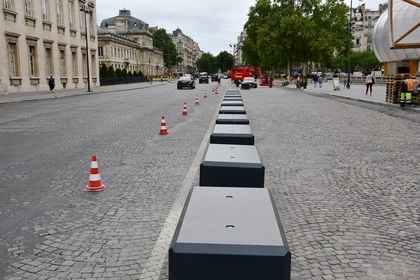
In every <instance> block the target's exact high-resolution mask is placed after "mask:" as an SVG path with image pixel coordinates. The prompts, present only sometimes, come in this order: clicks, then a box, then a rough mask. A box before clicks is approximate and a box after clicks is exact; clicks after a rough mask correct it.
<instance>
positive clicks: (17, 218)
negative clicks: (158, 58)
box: [0, 81, 420, 280]
mask: <svg viewBox="0 0 420 280" xmlns="http://www.w3.org/2000/svg"><path fill="white" fill-rule="evenodd" d="M214 84H215V83H210V84H209V85H206V84H197V88H196V89H195V90H187V89H185V90H176V89H175V85H174V84H170V85H166V84H165V85H161V86H158V87H150V88H143V89H138V90H127V91H119V92H108V93H101V94H93V95H82V96H77V97H63V98H57V99H45V100H38V101H32V102H19V103H10V104H0V238H1V239H0V240H1V241H0V279H8V280H10V279H103V278H109V279H161V280H163V279H165V280H166V279H167V256H166V253H167V249H168V244H169V242H170V239H171V237H172V233H173V230H174V229H175V226H176V223H177V218H178V217H179V213H180V211H181V210H182V206H183V202H184V200H185V196H186V193H187V192H188V190H189V189H190V188H191V187H192V186H194V185H197V184H198V168H199V164H200V163H201V160H202V157H203V155H204V153H205V148H206V145H207V143H208V140H209V135H210V133H211V131H212V127H213V125H214V120H215V118H216V117H217V112H218V108H219V106H220V102H221V100H222V96H223V95H222V93H223V92H224V91H225V89H226V87H228V86H232V85H230V84H229V83H228V82H227V81H223V83H222V84H223V85H222V87H221V88H220V89H219V93H220V94H218V95H215V94H214V93H212V92H211V88H212V87H211V86H212V85H214ZM204 90H206V91H207V95H208V98H207V99H203V94H204ZM241 93H242V96H243V99H244V103H245V106H246V110H247V116H248V119H249V120H250V125H251V129H252V132H253V134H254V136H255V138H256V146H257V149H258V151H259V153H260V157H261V159H262V162H263V164H264V166H265V168H266V174H265V179H266V184H265V186H266V187H267V188H269V189H270V190H271V191H272V193H273V195H274V197H275V200H276V204H277V207H278V210H279V214H280V217H281V219H282V222H283V226H284V229H285V232H286V236H287V239H288V242H289V245H290V248H291V251H292V259H293V260H292V279H420V270H419V267H420V216H419V205H420V192H419V185H418V182H419V179H420V173H419V171H418V170H419V169H418V166H419V161H420V160H419V150H420V149H419V148H420V145H419V141H418V135H420V134H419V132H420V131H419V130H420V126H419V122H420V120H419V113H418V111H408V110H405V111H404V110H401V109H399V108H398V107H397V106H383V105H378V104H370V103H365V102H360V101H355V100H349V99H343V98H339V97H335V96H330V95H325V94H322V93H320V92H317V91H315V90H314V91H313V92H311V91H310V90H309V89H308V90H307V91H305V92H303V91H297V90H294V89H292V88H271V89H270V88H267V87H260V88H258V89H253V90H249V91H241ZM197 95H198V96H199V100H200V105H194V102H195V98H196V96H197ZM184 102H187V108H188V116H183V115H182V109H183V103H184ZM161 116H165V119H166V123H167V128H168V131H169V134H168V135H165V136H163V135H158V133H159V130H160V121H161ZM93 154H95V155H97V157H98V163H99V169H100V175H101V179H102V182H103V183H104V184H105V185H106V189H105V191H103V192H100V193H87V192H84V191H83V189H84V187H85V186H86V184H87V183H88V178H89V171H90V160H91V156H92V155H93Z"/></svg>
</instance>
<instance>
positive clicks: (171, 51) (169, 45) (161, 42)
mask: <svg viewBox="0 0 420 280" xmlns="http://www.w3.org/2000/svg"><path fill="white" fill-rule="evenodd" d="M153 46H154V47H156V48H158V49H159V50H160V51H162V53H163V61H164V63H165V65H166V67H167V68H168V69H170V68H171V67H172V66H176V65H178V64H179V63H181V62H182V57H180V56H179V55H178V52H177V51H176V46H175V44H174V42H173V41H172V38H171V36H169V35H168V33H166V30H165V28H159V29H157V30H156V31H155V32H153Z"/></svg>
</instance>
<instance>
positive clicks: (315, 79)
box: [312, 74, 318, 88]
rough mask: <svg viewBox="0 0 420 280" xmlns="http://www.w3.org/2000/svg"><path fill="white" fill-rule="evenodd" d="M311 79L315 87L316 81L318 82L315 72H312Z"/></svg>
mask: <svg viewBox="0 0 420 280" xmlns="http://www.w3.org/2000/svg"><path fill="white" fill-rule="evenodd" d="M312 80H313V81H314V88H316V83H318V76H317V75H316V74H314V75H313V76H312Z"/></svg>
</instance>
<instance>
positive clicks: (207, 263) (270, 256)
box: [169, 187, 291, 280]
mask: <svg viewBox="0 0 420 280" xmlns="http://www.w3.org/2000/svg"><path fill="white" fill-rule="evenodd" d="M290 275H291V252H290V249H289V246H288V244H287V240H286V236H285V233H284V230H283V227H282V225H281V221H280V218H279V215H278V211H277V209H276V206H275V203H274V200H273V197H272V195H271V193H270V192H269V190H268V189H265V188H263V189H247V188H214V187H194V188H193V189H192V190H191V191H190V194H189V196H188V198H187V201H186V203H185V206H184V209H183V212H182V214H181V217H180V219H179V223H178V226H177V228H176V231H175V234H174V237H173V239H172V243H171V246H170V249H169V280H181V279H182V280H197V279H200V280H215V279H217V280H232V279H241V280H257V279H258V280H260V279H264V280H279V279H290Z"/></svg>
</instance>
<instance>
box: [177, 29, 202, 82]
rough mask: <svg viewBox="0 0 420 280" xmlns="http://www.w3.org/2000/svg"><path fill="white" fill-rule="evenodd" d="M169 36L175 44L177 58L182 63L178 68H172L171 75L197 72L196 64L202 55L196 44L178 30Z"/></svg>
mask: <svg viewBox="0 0 420 280" xmlns="http://www.w3.org/2000/svg"><path fill="white" fill-rule="evenodd" d="M170 36H171V38H172V41H173V42H174V44H175V47H176V50H177V52H178V56H180V57H181V58H182V62H181V63H180V64H179V65H178V66H176V67H174V68H172V73H174V74H177V75H182V74H185V73H191V72H195V71H197V65H196V62H197V60H198V59H199V58H200V57H201V55H202V54H203V51H201V50H200V47H199V46H198V43H197V42H195V41H194V40H193V39H191V37H189V36H187V35H185V34H184V33H182V31H181V29H179V28H177V29H176V30H175V31H173V32H172V35H170Z"/></svg>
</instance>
